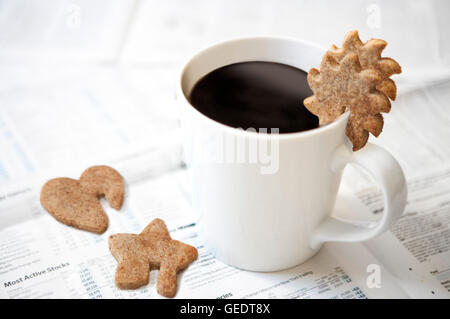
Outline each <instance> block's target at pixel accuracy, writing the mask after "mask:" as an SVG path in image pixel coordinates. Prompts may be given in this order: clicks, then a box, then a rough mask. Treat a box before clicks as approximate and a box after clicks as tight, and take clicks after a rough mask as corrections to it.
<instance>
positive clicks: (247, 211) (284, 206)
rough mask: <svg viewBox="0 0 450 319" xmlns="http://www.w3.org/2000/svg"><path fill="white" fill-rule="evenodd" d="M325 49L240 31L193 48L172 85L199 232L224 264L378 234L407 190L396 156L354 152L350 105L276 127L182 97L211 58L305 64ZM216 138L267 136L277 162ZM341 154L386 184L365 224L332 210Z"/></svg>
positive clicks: (244, 264)
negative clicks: (253, 124)
mask: <svg viewBox="0 0 450 319" xmlns="http://www.w3.org/2000/svg"><path fill="white" fill-rule="evenodd" d="M323 54H324V50H323V49H322V48H319V47H317V46H315V45H313V44H311V43H307V42H304V41H299V40H294V39H286V38H267V37H256V38H242V39H236V40H231V41H226V42H222V43H219V44H216V45H214V46H211V47H209V48H207V49H204V50H202V51H200V52H199V53H198V54H196V55H195V56H193V57H192V58H191V59H190V60H189V61H188V62H187V63H186V65H185V66H184V68H183V69H182V71H181V73H180V77H179V83H178V89H177V90H178V91H177V95H178V97H179V102H180V103H181V104H180V108H181V124H182V128H183V129H184V137H185V139H186V140H185V145H184V146H185V154H186V160H187V165H188V168H189V172H190V176H191V179H192V192H193V198H192V201H193V208H194V210H195V212H196V213H197V214H198V225H199V227H200V236H201V239H202V241H203V243H204V245H205V246H206V247H207V248H208V249H209V250H210V251H211V252H212V253H213V254H214V255H215V256H216V257H217V258H219V259H220V260H222V261H223V262H225V263H227V264H229V265H232V266H235V267H238V268H241V269H246V270H254V271H276V270H281V269H285V268H289V267H293V266H295V265H298V264H300V263H302V262H304V261H306V260H307V259H308V258H310V257H312V256H313V255H314V254H315V253H316V252H317V251H318V250H319V249H320V247H321V245H322V244H323V243H324V242H327V241H338V242H355V241H364V240H368V239H370V238H373V237H375V236H377V235H378V234H380V233H382V232H384V231H385V230H386V229H387V228H388V227H389V226H390V225H391V224H392V223H393V222H394V221H395V220H396V219H398V218H399V217H400V215H401V214H402V212H403V210H404V207H405V202H406V194H407V191H406V183H405V179H404V175H403V172H402V170H401V168H400V166H399V164H398V163H397V161H396V160H395V159H394V158H393V157H392V155H390V154H389V153H388V152H386V151H385V150H383V149H382V148H380V147H378V146H375V145H373V144H370V143H368V144H367V145H366V146H365V147H364V148H363V149H361V150H359V151H357V152H353V151H352V149H351V144H350V142H349V141H348V139H347V137H346V135H345V127H346V125H347V120H348V113H346V114H343V115H342V116H341V117H340V118H338V119H337V120H336V121H334V122H333V123H331V124H328V125H326V126H323V127H319V128H316V129H313V130H308V131H304V132H298V133H288V134H279V135H277V134H264V133H255V132H249V131H244V130H239V129H236V128H232V127H229V126H226V125H223V124H221V123H219V122H216V121H214V120H212V119H210V118H208V117H206V116H204V115H203V114H201V113H200V112H199V111H197V110H196V109H195V108H194V107H193V106H192V105H191V104H190V103H189V95H190V92H191V90H192V88H193V86H194V85H195V83H196V82H197V81H198V80H199V79H201V78H202V77H203V76H204V75H206V74H208V73H209V72H211V71H213V70H215V69H217V68H219V67H222V66H225V65H228V64H232V63H237V62H245V61H270V62H278V63H283V64H288V65H291V66H294V67H297V68H299V69H302V70H306V71H308V70H309V69H310V68H312V67H317V66H319V64H320V60H321V58H322V56H323ZM299 103H300V101H299ZM224 140H231V141H234V143H235V144H236V145H240V147H241V151H242V150H243V151H244V152H247V153H248V154H250V151H251V150H252V149H253V150H254V147H255V145H259V144H258V143H260V144H261V145H263V144H264V143H267V144H268V145H269V146H270V147H267V149H270V150H269V153H270V151H271V152H272V154H271V155H274V157H273V159H274V160H276V161H278V163H277V165H276V167H275V168H276V169H272V170H270V169H269V170H266V171H265V172H264V168H267V167H268V165H267V162H266V163H264V161H257V162H255V161H254V158H253V161H250V160H247V161H242V160H241V161H232V160H231V161H230V160H224V154H221V152H222V153H223V148H224V147H223V145H221V143H222V142H223V141H224ZM255 143H256V144H255ZM218 145H219V146H218ZM226 155H227V154H225V157H226ZM275 156H277V158H275ZM249 157H250V155H249ZM347 163H355V164H357V165H359V166H360V167H362V168H363V169H365V170H366V171H367V172H368V173H369V174H370V175H371V176H372V177H373V178H374V180H375V181H377V182H378V183H379V185H380V187H381V188H382V190H383V192H384V201H385V205H384V207H385V210H384V213H383V216H382V218H381V219H380V221H379V222H378V224H377V225H376V226H374V227H372V228H365V227H361V226H355V225H353V224H349V223H346V222H343V221H340V220H337V219H335V218H333V217H331V216H330V214H331V213H332V210H333V207H334V203H335V200H336V195H337V192H338V188H339V184H340V181H341V176H342V171H343V169H344V167H345V166H346V164H347Z"/></svg>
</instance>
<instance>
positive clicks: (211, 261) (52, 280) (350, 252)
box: [0, 169, 408, 298]
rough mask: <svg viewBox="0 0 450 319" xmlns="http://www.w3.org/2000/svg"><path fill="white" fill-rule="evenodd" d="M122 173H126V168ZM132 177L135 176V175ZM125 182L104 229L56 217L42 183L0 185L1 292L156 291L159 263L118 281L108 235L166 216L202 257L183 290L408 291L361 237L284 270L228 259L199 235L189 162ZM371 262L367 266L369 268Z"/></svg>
mask: <svg viewBox="0 0 450 319" xmlns="http://www.w3.org/2000/svg"><path fill="white" fill-rule="evenodd" d="M121 172H122V173H123V174H124V176H125V178H127V176H128V173H127V172H126V171H125V170H123V169H122V170H121ZM132 180H133V179H132ZM134 180H136V182H133V183H131V184H130V183H128V184H127V187H126V198H125V201H124V206H123V207H122V209H121V210H120V211H115V210H114V209H111V208H109V207H108V205H107V204H105V203H104V202H103V207H104V208H105V211H106V212H107V214H108V216H109V221H110V225H109V228H108V230H107V232H105V233H104V234H102V235H97V234H91V233H88V232H85V231H81V230H77V229H74V228H71V227H67V226H65V225H63V224H61V223H59V222H57V221H56V220H55V219H53V217H51V216H50V215H49V214H48V213H46V212H45V210H44V209H43V208H42V207H41V205H40V203H39V190H40V187H39V186H40V185H41V184H42V182H43V181H44V179H42V181H41V180H39V179H37V180H36V181H35V184H34V185H20V186H19V185H16V186H15V187H12V186H11V187H6V188H4V189H2V191H1V192H0V198H1V200H0V212H1V221H2V225H0V247H1V249H0V252H1V253H0V296H1V297H2V298H159V297H160V296H159V295H158V294H157V293H156V288H155V287H156V280H157V271H156V270H155V271H152V272H151V275H150V283H149V284H148V285H146V286H144V287H142V288H140V289H137V290H133V291H122V290H119V289H117V288H116V287H115V284H114V274H115V269H116V267H117V262H116V260H115V259H114V258H113V257H112V255H111V254H110V252H109V249H108V244H107V240H108V236H109V235H110V234H114V233H120V232H129V233H138V232H140V231H141V230H142V229H143V228H144V227H145V226H146V224H148V223H149V222H150V221H151V220H153V218H156V217H159V218H163V219H164V220H165V221H166V223H167V225H168V228H169V230H170V233H171V236H172V237H173V238H175V239H178V240H182V241H184V242H187V243H189V244H191V245H194V246H195V247H197V249H198V250H199V258H198V259H197V260H196V261H195V262H194V263H193V264H192V265H191V266H190V267H189V268H188V269H187V270H185V271H183V272H182V273H181V274H180V275H179V280H178V285H179V289H178V293H177V295H176V297H178V298H381V297H388V298H389V297H392V298H394V297H396V298H407V297H408V294H407V293H405V292H404V291H403V290H402V289H401V288H400V287H399V286H398V285H397V284H396V281H395V279H394V278H393V277H392V276H391V275H390V273H389V272H388V271H387V270H386V269H384V267H383V266H381V268H380V269H379V271H380V272H381V274H382V276H383V279H384V280H385V281H383V286H382V287H376V286H373V285H371V276H370V275H371V272H370V271H369V272H368V266H369V265H378V266H379V265H381V263H380V262H379V261H378V260H377V259H376V258H375V257H373V255H372V254H371V253H370V252H369V251H368V250H367V249H366V248H365V247H364V246H363V245H362V244H359V243H354V244H337V243H329V244H326V245H325V246H324V247H323V248H322V249H321V250H320V251H319V253H318V254H317V255H316V256H315V257H313V258H312V259H311V260H309V261H307V262H306V263H304V264H302V265H300V266H297V267H295V268H291V269H288V270H285V271H280V272H271V273H258V272H248V271H242V270H239V269H236V268H233V267H230V266H227V265H225V264H223V263H222V262H220V261H219V260H217V259H216V258H214V256H213V255H212V254H211V253H210V252H209V251H208V250H207V249H206V248H205V247H204V245H203V243H202V241H201V240H200V239H199V238H198V236H197V227H196V223H195V219H194V217H193V216H194V214H192V212H191V205H190V202H189V198H190V192H189V186H188V185H187V184H186V182H187V177H186V171H185V170H184V169H180V170H176V171H172V172H170V173H167V172H166V173H165V174H162V175H161V176H159V177H153V178H149V179H146V180H139V179H134ZM369 270H370V269H369Z"/></svg>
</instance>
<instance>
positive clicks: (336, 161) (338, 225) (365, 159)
mask: <svg viewBox="0 0 450 319" xmlns="http://www.w3.org/2000/svg"><path fill="white" fill-rule="evenodd" d="M348 163H353V164H356V165H358V166H360V167H361V168H363V169H364V170H366V171H367V172H368V173H369V175H370V176H371V177H372V178H373V179H374V180H375V181H376V182H377V183H378V184H379V185H380V186H381V189H382V190H383V194H384V213H383V217H382V218H381V220H380V221H379V222H378V223H377V225H375V226H374V227H370V228H369V227H362V226H356V225H354V224H350V223H346V222H343V221H340V220H338V219H336V218H333V217H331V216H328V217H326V218H325V219H324V220H323V221H322V222H321V223H320V224H319V226H318V227H317V228H316V229H315V230H314V231H313V233H312V236H311V241H310V246H311V248H312V249H318V248H319V247H320V245H321V244H323V243H324V242H327V241H335V242H357V241H365V240H368V239H371V238H373V237H375V236H377V235H379V234H381V233H383V232H384V231H385V230H387V229H388V228H389V226H390V225H391V224H392V223H393V222H395V221H396V220H397V219H399V218H400V216H401V215H402V214H403V211H404V209H405V205H406V197H407V189H406V181H405V176H404V175H403V171H402V169H401V168H400V165H399V164H398V162H397V161H396V160H395V158H394V157H393V156H392V155H391V154H390V153H388V152H387V151H385V150H384V149H383V148H381V147H379V146H376V145H374V144H371V143H368V144H367V145H366V146H365V147H364V148H363V149H361V150H359V151H358V152H353V151H352V150H351V146H349V143H346V144H343V145H341V146H339V147H338V148H337V150H336V152H335V153H334V155H333V160H332V164H331V169H332V170H333V171H335V172H337V171H341V170H343V169H344V167H345V166H346V165H347V164H348Z"/></svg>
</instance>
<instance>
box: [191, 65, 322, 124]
mask: <svg viewBox="0 0 450 319" xmlns="http://www.w3.org/2000/svg"><path fill="white" fill-rule="evenodd" d="M306 77H307V73H306V72H304V71H302V70H300V69H297V68H295V67H292V66H289V65H285V64H280V63H274V62H241V63H236V64H230V65H227V66H224V67H221V68H218V69H216V70H214V71H212V72H211V73H209V74H207V75H206V76H204V77H203V78H202V79H200V80H199V81H198V82H197V83H196V85H195V86H194V88H193V89H192V93H191V96H190V102H191V104H192V105H193V106H194V107H195V108H196V109H197V110H199V111H200V112H201V113H203V114H204V115H206V116H208V117H209V118H211V119H213V120H215V121H217V122H220V123H222V124H225V125H228V126H232V127H239V128H243V129H248V128H254V129H256V130H257V131H258V130H259V129H260V128H267V129H268V132H270V129H271V128H279V132H280V133H292V132H301V131H306V130H310V129H313V128H316V127H318V126H319V120H318V118H317V117H316V116H315V115H313V114H312V113H310V112H309V111H308V110H307V109H306V107H305V106H304V105H303V100H304V99H305V98H306V97H308V96H311V95H312V94H313V93H312V91H311V89H310V87H309V85H308V82H307V79H306Z"/></svg>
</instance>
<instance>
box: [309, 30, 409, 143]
mask: <svg viewBox="0 0 450 319" xmlns="http://www.w3.org/2000/svg"><path fill="white" fill-rule="evenodd" d="M385 47H386V42H385V41H383V40H377V39H372V40H369V41H368V42H366V43H362V42H361V40H360V39H359V36H358V32H357V31H352V32H350V33H349V34H347V36H346V38H345V41H344V45H343V48H342V49H339V48H337V47H336V46H333V47H332V48H331V49H330V50H328V51H327V52H326V53H325V56H324V57H323V59H322V62H321V64H320V70H317V69H315V68H313V69H311V70H310V71H309V73H308V83H309V85H310V87H311V89H312V91H313V92H314V95H313V96H310V97H308V98H306V99H305V101H304V104H305V106H306V107H307V108H308V110H309V111H310V112H311V113H313V114H315V115H317V116H318V117H319V123H320V125H324V124H327V123H330V122H332V121H334V120H335V119H336V118H337V117H339V116H340V115H341V114H342V113H344V112H345V111H346V110H348V109H349V110H350V112H351V114H350V118H349V121H348V124H347V131H346V134H347V136H348V137H349V139H350V140H351V141H352V143H353V150H354V151H357V150H359V149H360V148H362V147H363V146H364V145H365V144H366V143H367V140H368V138H369V132H370V133H372V134H373V135H374V136H378V135H379V134H380V133H381V131H382V129H383V116H382V115H381V114H380V112H389V111H390V108H391V103H390V101H389V98H391V99H395V97H396V91H397V89H396V86H395V83H394V81H392V80H391V79H390V78H389V77H390V76H391V75H392V74H394V73H400V72H401V68H400V65H398V63H397V62H395V61H394V60H393V59H391V58H383V57H381V51H382V50H383V49H384V48H385Z"/></svg>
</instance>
